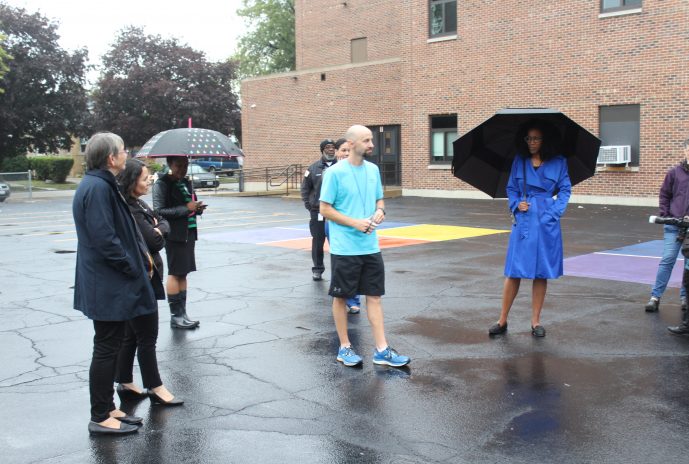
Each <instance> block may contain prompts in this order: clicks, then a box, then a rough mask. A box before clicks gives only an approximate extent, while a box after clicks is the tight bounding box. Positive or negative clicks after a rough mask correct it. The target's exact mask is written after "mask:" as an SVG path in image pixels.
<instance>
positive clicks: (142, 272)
mask: <svg viewBox="0 0 689 464" xmlns="http://www.w3.org/2000/svg"><path fill="white" fill-rule="evenodd" d="M126 160H127V154H126V152H125V151H124V142H123V141H122V139H121V138H120V137H119V136H117V135H115V134H112V133H99V134H96V135H94V136H93V137H91V139H90V140H89V141H88V143H87V144H86V165H87V167H88V172H87V173H86V175H85V176H84V178H83V180H82V181H81V182H80V183H79V187H78V188H77V191H76V192H75V194H74V200H73V202H72V214H73V215H74V225H75V227H76V231H77V238H78V244H77V263H76V275H75V284H74V309H77V310H79V311H81V312H82V313H84V315H85V316H86V317H88V318H89V319H92V320H93V328H94V330H95V336H94V337H93V357H92V359H91V367H90V369H89V392H90V395H91V422H89V425H88V430H89V432H90V433H92V434H123V433H131V432H136V431H137V430H138V426H137V424H140V423H141V418H138V417H134V416H127V415H126V414H125V413H124V412H122V411H121V410H119V409H117V408H116V407H115V403H114V402H113V383H114V381H115V369H116V361H117V353H118V351H119V349H120V344H121V342H122V339H123V337H124V331H125V321H128V320H130V319H133V318H135V317H138V316H144V315H147V314H151V313H154V312H155V311H156V298H155V294H154V292H153V287H151V283H150V280H149V272H151V271H152V268H151V266H149V262H150V259H151V258H150V255H149V254H148V250H147V249H146V244H145V243H143V240H142V239H141V235H140V234H139V233H138V230H137V228H136V224H135V223H134V219H133V218H132V215H131V213H130V212H129V207H128V206H127V203H126V202H125V201H124V198H123V197H122V194H121V193H120V191H119V190H118V188H117V183H116V182H115V176H116V175H117V174H119V173H120V172H121V171H122V170H123V169H124V165H125V162H126Z"/></svg>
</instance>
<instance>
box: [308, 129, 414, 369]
mask: <svg viewBox="0 0 689 464" xmlns="http://www.w3.org/2000/svg"><path fill="white" fill-rule="evenodd" d="M345 139H346V140H347V143H349V145H350V155H349V158H347V159H346V160H342V161H340V162H339V163H337V164H335V165H334V166H333V167H331V168H329V169H328V170H327V171H325V174H324V176H323V185H322V186H321V196H320V212H321V214H322V215H323V217H325V218H326V219H327V220H328V221H330V226H329V227H330V237H329V243H330V264H331V268H332V276H331V281H330V290H329V292H328V294H329V295H330V296H332V297H333V318H334V319H335V328H336V329H337V335H338V337H339V339H340V348H339V350H338V353H337V360H338V361H340V362H341V363H343V364H344V365H345V366H357V365H359V364H361V362H362V358H361V356H359V355H358V354H357V353H356V352H355V351H354V348H352V344H351V343H350V342H349V335H348V333H347V309H346V300H347V298H351V297H353V296H354V295H357V294H361V295H366V311H367V314H368V320H369V322H370V324H371V329H372V331H373V339H374V341H375V343H376V349H375V350H374V352H373V362H374V363H375V364H385V365H388V366H393V367H401V366H406V365H407V364H409V361H410V359H409V357H407V356H402V355H400V354H398V353H397V352H396V351H395V350H394V349H392V348H391V347H390V346H389V345H388V342H387V340H386V339H385V329H384V325H383V307H382V305H381V301H380V300H381V296H383V295H384V294H385V267H384V265H383V257H382V255H381V254H380V247H379V246H378V236H377V235H376V231H375V230H376V227H377V226H378V225H380V223H382V222H383V220H385V209H384V208H385V203H384V201H383V186H382V183H381V181H380V171H379V170H378V166H376V165H375V164H373V163H370V162H368V161H365V160H364V156H370V155H371V153H372V152H373V134H372V133H371V131H370V130H369V129H368V128H367V127H365V126H359V125H355V126H352V127H350V128H349V129H348V130H347V133H346V134H345Z"/></svg>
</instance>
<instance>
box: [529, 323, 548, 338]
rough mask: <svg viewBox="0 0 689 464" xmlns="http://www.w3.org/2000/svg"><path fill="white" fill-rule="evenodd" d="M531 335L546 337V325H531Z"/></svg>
mask: <svg viewBox="0 0 689 464" xmlns="http://www.w3.org/2000/svg"><path fill="white" fill-rule="evenodd" d="M531 335H533V336H534V337H545V327H543V326H542V325H537V326H536V327H531Z"/></svg>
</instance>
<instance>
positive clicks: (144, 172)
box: [115, 159, 183, 405]
mask: <svg viewBox="0 0 689 464" xmlns="http://www.w3.org/2000/svg"><path fill="white" fill-rule="evenodd" d="M117 180H118V181H119V183H120V188H121V190H122V193H123V195H124V198H125V200H126V201H127V204H128V205H129V210H130V211H131V212H132V216H133V217H134V220H135V221H136V224H137V226H138V227H139V231H140V232H141V235H142V237H143V239H144V241H145V242H146V246H147V247H148V251H149V252H150V253H151V256H152V258H153V275H152V277H151V284H152V286H153V290H154V292H155V296H156V299H158V300H164V299H165V290H164V289H163V260H162V259H161V257H160V253H159V251H160V250H162V249H163V247H164V246H165V236H166V235H167V233H168V232H169V230H170V226H169V225H168V223H167V221H166V220H165V219H162V218H160V217H158V216H157V215H156V214H155V213H154V212H153V210H151V208H150V207H149V206H148V205H147V204H146V202H144V201H143V200H141V199H140V197H141V196H142V195H145V194H146V193H148V185H149V172H148V168H147V167H146V165H145V164H144V163H143V162H142V161H140V160H137V159H129V160H127V164H126V165H125V169H124V171H122V172H121V173H120V174H119V175H118V176H117ZM157 340H158V311H157V305H156V311H155V312H152V313H150V314H145V315H143V316H139V317H135V318H134V319H131V320H129V321H127V327H126V329H125V335H124V341H123V342H122V347H121V348H120V353H119V356H118V357H117V376H116V378H115V380H116V382H118V383H119V385H118V386H117V394H118V395H119V396H120V399H121V400H126V399H141V398H144V397H146V392H144V391H142V390H141V389H140V388H139V387H138V386H137V385H136V384H135V383H134V381H133V376H132V370H133V369H134V354H135V353H138V355H137V357H138V359H139V368H140V370H141V378H142V379H143V382H144V388H147V389H148V394H149V396H150V397H151V400H152V401H153V402H155V403H159V404H165V405H180V404H182V403H183V401H182V400H179V399H177V398H175V397H174V396H173V395H172V393H170V392H169V391H168V389H167V388H165V386H164V385H163V382H162V381H161V380H160V374H159V372H158V359H157V357H156V342H157Z"/></svg>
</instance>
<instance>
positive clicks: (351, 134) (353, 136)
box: [344, 124, 371, 142]
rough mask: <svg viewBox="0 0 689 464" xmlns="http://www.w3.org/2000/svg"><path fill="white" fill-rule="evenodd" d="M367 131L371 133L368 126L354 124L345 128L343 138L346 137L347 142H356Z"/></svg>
mask: <svg viewBox="0 0 689 464" xmlns="http://www.w3.org/2000/svg"><path fill="white" fill-rule="evenodd" d="M367 133H371V131H370V130H369V128H368V127H366V126H362V125H360V124H355V125H353V126H352V127H350V128H349V129H347V132H346V133H345V136H344V138H345V139H347V141H349V142H356V141H357V140H359V139H360V138H361V137H362V136H364V135H366V134H367Z"/></svg>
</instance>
